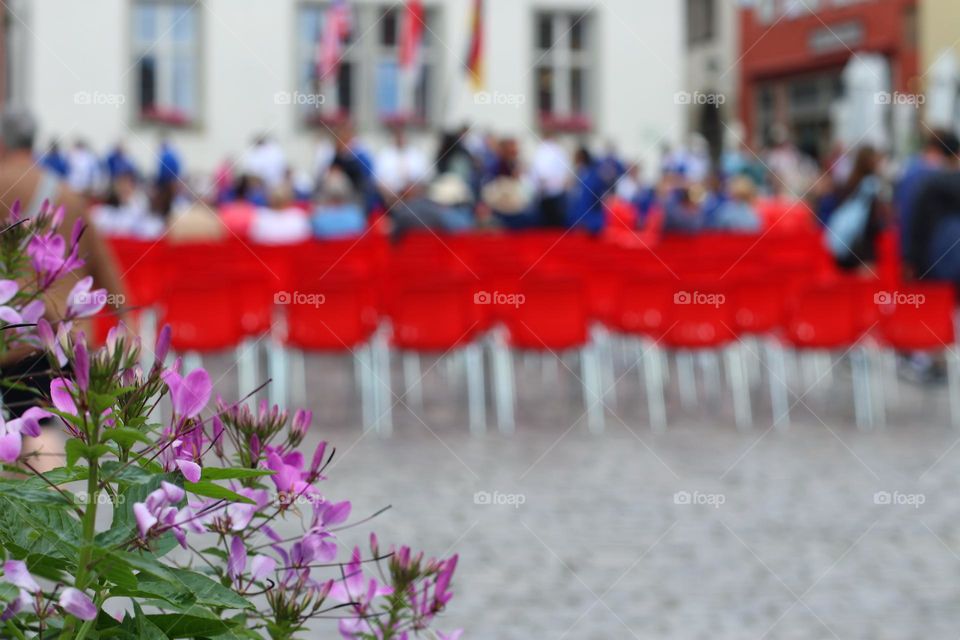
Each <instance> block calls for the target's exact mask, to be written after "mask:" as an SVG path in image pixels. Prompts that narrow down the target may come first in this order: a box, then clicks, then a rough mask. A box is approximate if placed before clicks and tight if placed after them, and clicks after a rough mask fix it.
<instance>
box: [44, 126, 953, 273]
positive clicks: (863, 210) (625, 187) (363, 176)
mask: <svg viewBox="0 0 960 640" xmlns="http://www.w3.org/2000/svg"><path fill="white" fill-rule="evenodd" d="M769 138H770V143H769V144H768V145H767V146H766V147H765V148H763V149H759V150H754V149H753V148H751V147H750V146H749V145H747V144H745V143H742V142H740V143H739V144H738V145H729V146H730V147H731V148H729V149H728V151H726V152H724V153H722V154H720V155H719V157H712V155H711V153H710V151H709V147H708V145H707V144H706V142H705V140H703V139H702V138H699V137H697V136H694V137H693V138H692V139H691V141H690V143H689V144H687V145H685V146H683V147H679V148H674V149H671V148H664V149H663V150H662V153H661V161H660V166H659V167H656V168H655V171H651V172H649V173H650V174H656V178H655V179H653V178H652V177H650V176H648V175H647V174H646V172H645V171H644V168H643V167H642V166H641V165H640V164H638V163H636V162H631V161H630V160H629V159H627V158H625V157H623V156H622V155H621V154H619V153H618V152H617V150H616V148H615V146H614V145H613V144H608V145H607V146H606V148H604V149H603V150H595V149H591V148H589V147H588V146H585V145H582V146H580V147H578V148H576V150H575V151H574V152H573V153H570V150H569V147H568V146H567V145H566V144H565V143H564V141H561V140H560V139H559V138H558V137H557V136H555V135H553V134H551V133H549V132H546V133H544V135H543V137H542V138H541V139H540V140H539V141H538V142H537V143H536V145H535V148H533V149H532V150H531V151H532V153H529V154H527V155H526V156H525V155H524V154H523V153H522V152H521V142H520V141H519V140H518V139H517V138H514V137H511V136H498V135H495V134H492V133H487V134H482V133H479V132H477V131H476V130H471V129H469V128H467V127H463V128H461V129H459V130H455V131H448V132H443V133H441V134H440V136H439V139H438V141H437V143H436V145H435V152H434V155H433V156H430V155H428V154H427V153H426V152H425V151H424V150H423V148H422V146H419V145H415V144H413V143H411V141H410V140H409V138H408V136H407V132H406V131H405V130H404V129H403V128H402V127H399V126H398V127H394V128H393V129H392V130H391V136H390V141H389V143H388V144H386V145H385V146H384V147H382V148H380V149H377V150H374V149H371V148H370V147H369V146H367V145H366V144H365V143H364V142H363V141H362V140H361V139H360V138H359V137H358V135H357V134H356V132H355V131H354V130H353V128H352V127H351V126H350V124H348V123H344V124H342V125H340V126H338V127H337V128H336V129H335V130H333V131H331V132H330V135H328V136H326V137H324V138H323V139H321V140H320V142H319V143H318V145H317V150H316V155H315V160H314V163H313V166H312V167H310V168H309V170H305V169H296V168H294V167H293V166H291V163H290V162H289V161H288V159H287V156H286V153H285V152H284V149H283V148H282V147H281V145H280V144H279V143H278V142H277V141H276V140H273V139H271V138H270V137H267V136H263V137H259V138H257V139H256V140H254V141H253V144H252V145H251V147H250V149H249V151H248V152H247V153H246V154H245V155H244V156H243V157H241V158H239V159H237V160H231V159H227V160H224V162H223V163H222V164H221V166H220V167H219V168H218V169H217V170H216V171H215V172H214V174H213V175H212V176H211V177H210V179H209V180H208V181H207V182H206V183H204V184H203V185H202V186H200V185H198V184H197V183H196V182H195V181H194V180H192V179H190V178H188V177H187V175H186V173H185V162H184V161H183V160H182V159H181V157H180V154H179V153H178V151H177V150H176V149H175V148H174V146H173V145H172V144H171V142H170V141H169V140H164V141H162V143H161V145H160V148H159V150H158V153H157V162H156V166H155V167H154V168H153V171H152V173H148V172H147V171H145V170H144V169H143V168H141V167H138V166H137V164H136V162H134V160H133V159H132V158H131V157H130V155H129V154H128V153H127V151H126V150H125V149H124V147H123V145H122V144H118V145H116V146H115V147H114V148H113V149H111V150H110V151H109V153H107V154H106V155H105V156H104V157H102V158H101V157H98V156H97V155H96V154H95V152H94V151H93V150H92V149H91V147H90V146H89V145H88V144H86V143H85V142H83V141H77V142H76V143H75V144H74V146H73V147H72V148H71V149H70V150H69V151H67V152H64V151H62V150H61V149H60V148H59V146H58V145H57V144H56V143H54V144H52V145H50V147H49V149H47V150H46V151H45V152H44V153H42V155H41V156H40V159H39V160H40V164H41V165H42V166H43V167H45V169H46V171H48V172H49V173H51V174H53V175H55V176H58V177H61V178H62V179H63V180H64V181H65V182H66V184H67V185H68V186H69V187H70V188H71V190H72V191H74V192H77V193H81V194H86V195H88V196H90V197H91V198H92V199H94V201H96V202H97V203H98V204H97V205H96V206H95V207H94V209H93V213H92V216H93V220H94V221H95V223H96V225H97V226H98V228H99V229H100V231H101V232H102V233H103V234H105V235H124V236H135V237H141V238H157V237H160V236H165V237H167V238H169V239H170V240H171V241H184V240H217V239H221V238H226V237H230V236H231V235H235V236H238V237H240V238H244V239H249V240H250V241H252V242H259V243H267V244H283V243H295V242H299V241H302V240H305V239H308V238H311V237H316V238H343V237H351V236H357V235H360V234H362V233H364V231H365V230H366V229H368V228H369V226H370V225H382V227H383V228H384V229H387V230H388V231H389V232H390V233H393V234H394V235H397V236H399V235H402V234H403V233H404V232H406V231H409V230H412V229H417V228H430V229H434V230H436V231H438V232H460V231H468V230H474V229H488V228H500V229H504V230H507V231H513V230H522V229H529V228H582V229H584V230H586V231H587V232H589V233H592V234H596V235H605V236H613V237H616V236H618V235H619V236H620V237H622V238H624V239H626V240H629V238H630V237H632V236H636V235H637V234H639V233H644V232H649V233H653V234H670V233H687V234H689V233H700V232H705V231H726V232H733V233H758V232H762V231H763V230H764V229H766V228H769V227H770V226H771V225H773V224H776V225H777V226H778V227H789V226H794V227H798V228H808V229H814V228H816V227H817V226H820V227H822V228H824V229H825V230H826V232H825V237H827V239H828V245H829V248H830V250H831V251H832V252H833V254H834V257H835V258H836V260H837V263H838V264H839V265H840V266H841V267H843V268H846V269H849V270H867V271H869V270H871V269H872V263H873V262H875V260H876V259H877V252H876V245H877V239H878V237H879V236H880V234H881V233H882V232H883V231H884V230H885V229H890V228H896V229H897V230H898V235H899V238H900V246H901V251H902V257H903V258H904V263H905V265H906V267H907V270H908V271H909V272H910V273H911V274H913V275H914V276H916V277H924V278H936V279H941V280H949V281H951V282H956V283H960V248H958V247H960V163H958V152H960V142H958V140H957V136H956V135H954V134H953V133H950V132H947V131H934V132H931V133H930V135H929V137H928V139H927V141H926V143H925V144H924V146H923V148H922V149H921V151H920V152H919V153H918V154H917V155H916V156H914V157H911V158H909V159H908V160H907V161H905V162H903V163H902V164H901V165H899V166H897V165H896V164H895V163H894V162H893V161H891V160H890V159H888V158H887V157H886V156H885V155H884V154H883V153H882V152H881V151H880V150H878V149H874V148H872V147H870V146H862V147H860V148H857V149H843V148H841V147H839V146H837V147H836V148H835V149H833V150H832V151H831V152H830V153H829V154H827V155H826V156H825V157H823V158H820V159H819V160H818V159H815V158H814V157H813V155H812V154H808V153H805V152H803V151H801V150H800V149H799V148H798V147H797V146H796V145H794V144H793V143H792V142H791V140H790V137H789V135H787V134H786V131H785V130H783V129H776V128H775V129H774V130H773V131H771V132H770V136H769ZM784 212H787V213H789V214H790V215H785V213H784Z"/></svg>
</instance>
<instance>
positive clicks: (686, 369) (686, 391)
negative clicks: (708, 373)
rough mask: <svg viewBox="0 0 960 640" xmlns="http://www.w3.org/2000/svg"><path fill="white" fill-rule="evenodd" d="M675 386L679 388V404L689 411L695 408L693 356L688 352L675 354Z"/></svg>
mask: <svg viewBox="0 0 960 640" xmlns="http://www.w3.org/2000/svg"><path fill="white" fill-rule="evenodd" d="M677 384H678V385H679V387H680V404H681V405H682V406H683V408H684V409H687V410H690V409H693V408H694V407H696V406H697V380H696V370H695V369H694V367H693V354H692V353H690V352H689V351H681V352H679V353H677Z"/></svg>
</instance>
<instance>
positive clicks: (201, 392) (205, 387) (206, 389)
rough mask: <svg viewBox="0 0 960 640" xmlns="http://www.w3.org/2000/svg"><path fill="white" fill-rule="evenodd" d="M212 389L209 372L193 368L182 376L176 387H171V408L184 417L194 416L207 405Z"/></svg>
mask: <svg viewBox="0 0 960 640" xmlns="http://www.w3.org/2000/svg"><path fill="white" fill-rule="evenodd" d="M212 391H213V385H212V384H211V382H210V374H208V373H207V372H206V371H205V370H203V369H195V370H193V371H191V372H190V373H189V374H187V375H186V376H185V377H184V378H183V380H182V381H181V382H180V384H179V385H178V386H177V388H176V389H171V392H172V397H171V400H172V402H173V410H174V411H175V412H176V413H177V415H179V416H181V417H184V418H193V417H196V416H197V415H199V414H200V412H201V411H202V410H203V408H204V407H206V406H207V403H208V402H209V401H210V394H211V392H212Z"/></svg>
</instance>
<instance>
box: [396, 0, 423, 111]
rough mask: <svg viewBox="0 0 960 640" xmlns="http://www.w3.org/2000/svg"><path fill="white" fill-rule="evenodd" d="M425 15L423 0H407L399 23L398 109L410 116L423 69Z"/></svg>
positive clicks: (413, 108)
mask: <svg viewBox="0 0 960 640" xmlns="http://www.w3.org/2000/svg"><path fill="white" fill-rule="evenodd" d="M425 19H426V15H425V12H424V9H423V2H421V1H420V0H407V6H406V10H405V11H404V14H403V22H401V24H400V41H399V46H398V50H397V63H398V65H399V66H400V111H401V115H403V116H407V117H410V116H412V115H413V113H414V111H415V110H416V98H415V95H416V92H417V85H418V84H419V83H420V73H421V71H422V69H423V30H424V21H425Z"/></svg>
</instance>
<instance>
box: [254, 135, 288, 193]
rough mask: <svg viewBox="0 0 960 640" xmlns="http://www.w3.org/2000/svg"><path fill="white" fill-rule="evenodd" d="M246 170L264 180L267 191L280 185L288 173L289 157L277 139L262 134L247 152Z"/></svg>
mask: <svg viewBox="0 0 960 640" xmlns="http://www.w3.org/2000/svg"><path fill="white" fill-rule="evenodd" d="M244 164H245V169H246V172H247V173H249V174H251V175H254V176H257V177H258V178H260V179H261V180H262V181H263V184H264V185H265V186H266V188H267V191H273V190H274V189H277V188H278V187H280V186H281V185H282V184H283V182H284V179H285V177H286V173H287V158H286V156H285V155H284V153H283V149H282V148H281V147H280V145H279V144H277V142H276V141H275V140H272V139H270V138H267V137H266V136H261V137H260V138H258V139H257V140H256V142H255V143H254V146H253V149H251V150H250V152H249V153H248V154H247V158H246V162H245V163H244Z"/></svg>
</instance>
